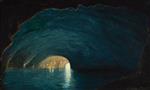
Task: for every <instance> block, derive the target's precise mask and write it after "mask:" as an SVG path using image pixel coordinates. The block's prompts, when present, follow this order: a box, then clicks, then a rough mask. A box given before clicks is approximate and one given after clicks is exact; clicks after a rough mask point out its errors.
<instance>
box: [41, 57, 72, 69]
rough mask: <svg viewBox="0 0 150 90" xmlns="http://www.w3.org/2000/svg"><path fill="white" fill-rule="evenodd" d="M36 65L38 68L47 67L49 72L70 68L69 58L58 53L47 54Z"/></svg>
mask: <svg viewBox="0 0 150 90" xmlns="http://www.w3.org/2000/svg"><path fill="white" fill-rule="evenodd" d="M38 67H39V68H40V69H47V70H49V71H51V72H53V71H54V70H65V71H70V70H71V66H70V62H69V60H68V59H67V58H66V57H64V56H59V55H53V56H48V57H47V58H45V59H44V60H42V61H41V62H40V63H39V65H38Z"/></svg>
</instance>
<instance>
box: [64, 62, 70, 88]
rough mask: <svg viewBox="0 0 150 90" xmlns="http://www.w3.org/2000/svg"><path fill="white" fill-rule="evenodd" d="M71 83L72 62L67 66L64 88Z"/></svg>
mask: <svg viewBox="0 0 150 90" xmlns="http://www.w3.org/2000/svg"><path fill="white" fill-rule="evenodd" d="M70 83H71V67H70V63H67V64H66V66H65V84H64V88H67V87H69V86H70Z"/></svg>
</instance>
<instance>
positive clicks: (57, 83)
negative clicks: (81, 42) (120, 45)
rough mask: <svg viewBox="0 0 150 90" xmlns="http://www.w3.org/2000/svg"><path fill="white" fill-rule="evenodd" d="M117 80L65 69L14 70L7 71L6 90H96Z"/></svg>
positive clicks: (113, 77)
mask: <svg viewBox="0 0 150 90" xmlns="http://www.w3.org/2000/svg"><path fill="white" fill-rule="evenodd" d="M115 78H116V76H113V75H108V76H106V75H99V74H85V73H78V72H74V71H72V70H65V69H64V70H52V71H49V70H34V69H14V70H8V71H6V75H5V78H4V85H5V88H6V90H95V89H97V88H98V87H102V86H103V85H104V84H107V83H108V82H110V81H112V80H114V79H115Z"/></svg>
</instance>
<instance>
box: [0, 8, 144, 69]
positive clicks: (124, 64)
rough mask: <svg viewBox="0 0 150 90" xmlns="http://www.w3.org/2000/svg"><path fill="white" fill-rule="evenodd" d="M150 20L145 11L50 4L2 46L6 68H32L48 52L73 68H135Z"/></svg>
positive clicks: (48, 54)
mask: <svg viewBox="0 0 150 90" xmlns="http://www.w3.org/2000/svg"><path fill="white" fill-rule="evenodd" d="M146 22H147V18H146V16H145V15H142V14H140V13H137V12H133V11H131V10H128V9H126V8H113V7H108V6H102V5H97V6H93V7H84V6H80V7H78V8H77V9H74V8H67V9H52V8H50V9H47V10H44V11H41V12H39V13H37V14H36V15H34V16H33V17H32V18H31V19H29V20H27V21H26V22H24V23H23V24H22V25H21V26H20V29H19V31H18V32H17V33H16V34H15V35H14V38H13V39H12V43H11V45H10V46H9V47H8V48H7V49H6V50H5V51H4V54H3V57H2V59H3V62H2V63H3V65H4V66H3V67H6V66H7V64H8V67H17V68H26V67H32V66H33V65H35V66H36V65H38V63H40V62H41V61H42V60H43V59H45V58H46V57H48V56H50V55H62V56H64V57H66V58H68V59H69V60H70V63H71V67H72V69H74V70H79V69H87V70H95V69H108V70H111V69H116V68H117V69H120V70H124V71H136V70H137V68H138V62H139V58H140V56H141V52H142V50H143V47H144V45H145V40H146V38H147V32H146V29H147V24H146Z"/></svg>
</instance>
